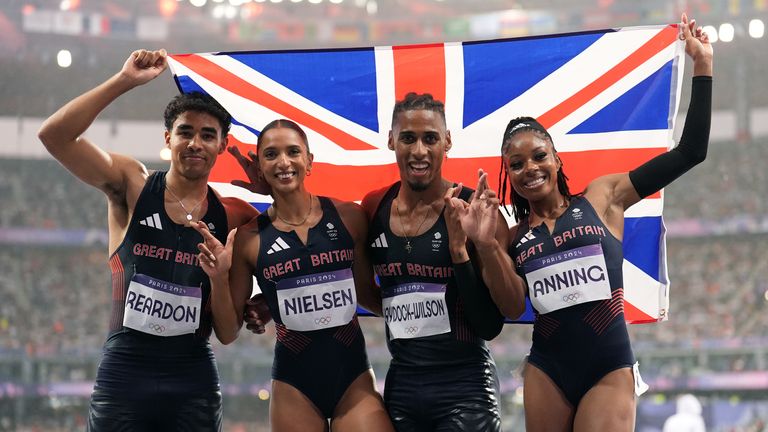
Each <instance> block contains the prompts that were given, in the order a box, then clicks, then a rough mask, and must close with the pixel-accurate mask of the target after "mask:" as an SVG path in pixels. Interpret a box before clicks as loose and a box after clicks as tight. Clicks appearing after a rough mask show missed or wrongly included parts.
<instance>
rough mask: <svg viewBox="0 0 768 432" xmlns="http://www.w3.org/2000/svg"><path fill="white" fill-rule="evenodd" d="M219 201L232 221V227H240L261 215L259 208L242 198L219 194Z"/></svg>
mask: <svg viewBox="0 0 768 432" xmlns="http://www.w3.org/2000/svg"><path fill="white" fill-rule="evenodd" d="M217 195H218V194H217ZM219 201H221V205H222V206H223V207H224V211H225V212H226V213H227V218H228V219H229V220H230V221H231V225H232V226H231V227H230V228H235V227H239V226H241V225H243V224H245V223H247V222H248V221H250V220H251V219H253V218H255V217H256V216H258V215H259V211H258V210H256V209H255V208H254V207H253V206H252V205H250V204H249V203H247V202H245V201H243V200H241V199H240V198H235V197H221V196H219Z"/></svg>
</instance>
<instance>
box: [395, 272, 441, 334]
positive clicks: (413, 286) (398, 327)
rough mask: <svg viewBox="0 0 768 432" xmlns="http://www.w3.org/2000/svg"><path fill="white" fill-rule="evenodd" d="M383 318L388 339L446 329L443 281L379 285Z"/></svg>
mask: <svg viewBox="0 0 768 432" xmlns="http://www.w3.org/2000/svg"><path fill="white" fill-rule="evenodd" d="M381 297H382V306H383V314H384V320H385V321H386V322H387V327H388V328H389V333H390V338H391V339H413V338H418V337H425V336H433V335H437V334H443V333H449V332H450V331H451V322H450V320H449V318H448V307H447V305H446V303H445V285H442V284H434V283H421V282H415V283H407V284H401V285H396V286H390V287H386V288H382V290H381Z"/></svg>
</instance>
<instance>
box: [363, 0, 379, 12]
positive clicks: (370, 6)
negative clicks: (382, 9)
mask: <svg viewBox="0 0 768 432" xmlns="http://www.w3.org/2000/svg"><path fill="white" fill-rule="evenodd" d="M365 10H366V12H368V15H376V12H378V11H379V4H378V3H376V0H368V3H366V4H365Z"/></svg>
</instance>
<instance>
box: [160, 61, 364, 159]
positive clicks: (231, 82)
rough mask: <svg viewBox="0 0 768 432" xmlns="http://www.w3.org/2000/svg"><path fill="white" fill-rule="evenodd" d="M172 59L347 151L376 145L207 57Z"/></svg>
mask: <svg viewBox="0 0 768 432" xmlns="http://www.w3.org/2000/svg"><path fill="white" fill-rule="evenodd" d="M171 58H173V59H174V60H176V61H178V62H179V63H181V64H183V65H184V66H186V67H187V68H189V69H190V70H192V71H194V72H195V73H197V74H199V75H201V76H204V77H206V78H207V79H208V80H210V81H212V82H213V83H214V84H216V85H217V86H219V87H221V88H223V89H226V90H227V91H230V92H232V93H235V94H237V95H239V96H241V97H244V98H247V99H250V100H251V101H253V102H256V103H257V104H259V105H262V106H264V107H266V108H268V109H270V110H272V111H274V112H276V113H278V114H280V115H281V116H283V117H286V118H289V119H291V120H293V121H295V122H297V123H300V124H301V125H302V126H305V127H308V128H310V129H312V130H314V131H315V132H317V133H319V134H320V135H323V136H324V137H326V138H328V139H329V140H331V141H332V142H334V143H335V144H336V145H338V146H339V147H341V148H343V149H345V150H372V149H375V148H376V147H374V146H372V145H370V144H368V143H367V142H365V141H362V140H360V139H358V138H355V137H354V136H352V135H350V134H348V133H346V132H344V131H342V130H341V129H339V128H337V127H335V126H333V125H330V124H328V123H326V122H324V121H322V120H319V119H317V118H315V117H313V116H311V115H309V114H307V113H305V112H304V111H302V110H300V109H298V108H296V107H295V106H293V105H291V104H289V103H287V102H285V101H282V100H280V99H278V98H276V97H275V96H272V95H271V94H269V93H267V92H265V91H264V90H262V89H260V88H258V87H256V86H254V85H252V84H251V83H249V82H247V81H245V80H244V79H242V78H240V77H239V76H237V75H235V74H233V73H232V72H229V71H228V70H226V69H224V68H222V67H221V66H219V65H217V64H216V63H213V62H212V61H210V60H208V59H206V58H203V57H201V56H199V55H196V54H177V55H173V56H171Z"/></svg>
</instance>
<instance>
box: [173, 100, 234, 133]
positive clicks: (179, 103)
mask: <svg viewBox="0 0 768 432" xmlns="http://www.w3.org/2000/svg"><path fill="white" fill-rule="evenodd" d="M188 111H195V112H201V113H205V114H209V115H211V116H213V117H214V118H216V120H218V121H219V124H220V125H221V136H222V138H223V137H225V136H227V134H228V133H229V127H230V125H231V124H232V116H231V115H230V114H229V112H227V110H226V109H224V107H223V106H221V104H219V103H218V102H216V99H214V98H212V97H211V96H209V95H207V94H205V93H200V92H190V93H181V94H179V95H177V96H175V97H174V98H173V99H171V101H170V102H168V105H167V106H166V107H165V112H164V113H163V118H164V119H165V129H166V130H169V131H170V130H171V129H173V122H175V121H176V119H177V118H179V116H180V115H181V114H183V113H185V112H188Z"/></svg>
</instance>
